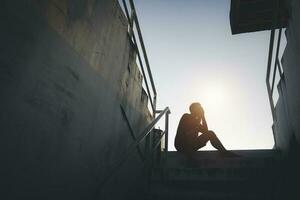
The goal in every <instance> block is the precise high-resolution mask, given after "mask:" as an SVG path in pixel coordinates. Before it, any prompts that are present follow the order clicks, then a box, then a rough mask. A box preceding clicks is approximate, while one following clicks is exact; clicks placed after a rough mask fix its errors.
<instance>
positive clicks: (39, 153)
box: [0, 0, 150, 199]
mask: <svg viewBox="0 0 300 200" xmlns="http://www.w3.org/2000/svg"><path fill="white" fill-rule="evenodd" d="M0 16H1V17H0V24H1V31H0V44H1V46H0V92H1V98H0V130H1V133H0V137H1V138H0V152H1V165H0V174H1V175H0V177H1V179H0V199H24V198H26V199H98V198H101V199H120V196H122V199H124V197H126V195H128V194H133V192H132V190H133V191H139V190H140V189H138V188H136V186H137V185H140V186H141V188H142V186H143V184H142V183H144V181H143V178H144V176H143V175H144V169H143V167H142V166H143V163H142V160H141V158H140V157H139V154H138V153H137V152H134V153H133V155H132V156H131V157H130V158H129V160H128V161H127V162H126V163H125V164H124V166H123V167H122V169H120V170H119V171H118V173H117V174H116V175H115V176H113V177H112V178H111V179H110V181H109V182H108V184H112V185H113V186H114V187H111V185H110V186H109V187H106V189H104V190H100V189H101V183H102V181H103V178H104V177H105V175H107V174H108V172H109V170H110V169H111V168H112V166H113V165H114V164H115V163H116V161H118V160H119V159H120V158H122V157H123V155H124V152H125V151H126V150H127V148H128V147H129V145H130V144H131V143H132V142H133V141H134V135H133V134H137V133H139V132H140V131H141V130H142V129H143V128H144V127H145V126H146V125H147V123H148V122H149V120H150V115H149V111H148V109H147V97H146V96H145V93H144V92H143V89H142V84H141V82H142V76H141V74H140V72H139V70H138V68H137V66H136V64H135V62H134V61H133V60H134V56H135V53H134V51H133V48H132V45H131V43H130V41H129V39H128V36H127V23H126V20H125V16H124V15H123V13H122V11H121V9H120V7H119V5H118V3H117V1H115V0H86V1H85V0H72V1H71V0H48V1H46V0H44V1H38V0H18V1H16V0H3V1H1V6H0ZM121 107H122V108H123V110H124V112H122V110H121ZM127 122H128V123H127ZM129 125H130V126H131V127H132V129H133V130H134V133H132V132H130V129H129ZM133 180H136V181H133ZM141 180H142V182H141ZM116 191H118V192H116Z"/></svg>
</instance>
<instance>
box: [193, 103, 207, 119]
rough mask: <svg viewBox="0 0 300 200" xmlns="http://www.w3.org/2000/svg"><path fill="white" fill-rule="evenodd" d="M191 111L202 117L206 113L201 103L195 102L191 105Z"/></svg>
mask: <svg viewBox="0 0 300 200" xmlns="http://www.w3.org/2000/svg"><path fill="white" fill-rule="evenodd" d="M190 112H191V114H192V115H194V116H196V117H202V116H203V114H204V110H203V108H202V106H201V104H200V103H198V102H195V103H192V104H191V105H190Z"/></svg>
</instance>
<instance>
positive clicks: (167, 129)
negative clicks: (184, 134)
mask: <svg viewBox="0 0 300 200" xmlns="http://www.w3.org/2000/svg"><path fill="white" fill-rule="evenodd" d="M170 114H171V112H170V110H169V111H168V112H167V113H166V116H165V117H166V118H165V148H164V151H165V152H167V151H168V143H169V115H170Z"/></svg>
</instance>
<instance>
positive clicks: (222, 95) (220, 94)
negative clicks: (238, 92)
mask: <svg viewBox="0 0 300 200" xmlns="http://www.w3.org/2000/svg"><path fill="white" fill-rule="evenodd" d="M227 92H228V91H226V88H225V87H224V86H223V85H209V86H207V87H206V88H205V90H204V91H203V93H202V94H203V100H202V103H203V105H204V106H207V107H209V108H218V109H219V108H220V107H222V106H225V104H226V100H227V95H228V93H227Z"/></svg>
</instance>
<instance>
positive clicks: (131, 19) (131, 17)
mask: <svg viewBox="0 0 300 200" xmlns="http://www.w3.org/2000/svg"><path fill="white" fill-rule="evenodd" d="M122 2H123V6H124V10H125V14H126V17H127V20H128V28H129V36H130V38H132V40H133V43H134V45H135V49H136V52H137V55H138V60H139V64H140V67H141V71H142V74H143V77H144V83H145V86H146V90H147V93H148V97H149V100H150V105H151V108H152V113H153V116H154V117H155V113H156V101H157V92H156V88H155V84H154V80H153V76H152V72H151V68H150V64H149V59H148V56H147V52H146V48H145V43H144V40H143V36H142V31H141V28H140V24H139V20H138V17H137V14H136V9H135V5H134V2H133V0H129V5H130V11H131V12H130V13H131V14H129V9H128V6H127V3H126V2H127V0H122ZM134 26H135V27H136V29H137V35H138V38H139V43H140V46H141V48H142V52H143V58H144V61H145V64H146V69H147V74H148V76H149V79H150V84H151V88H152V92H153V98H152V95H151V93H150V87H149V84H148V79H147V76H146V71H145V69H144V65H143V61H142V56H141V53H140V50H139V47H138V42H137V37H136V35H135V32H134Z"/></svg>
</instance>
